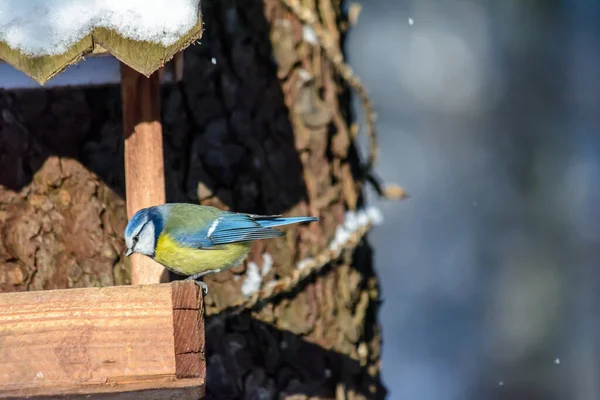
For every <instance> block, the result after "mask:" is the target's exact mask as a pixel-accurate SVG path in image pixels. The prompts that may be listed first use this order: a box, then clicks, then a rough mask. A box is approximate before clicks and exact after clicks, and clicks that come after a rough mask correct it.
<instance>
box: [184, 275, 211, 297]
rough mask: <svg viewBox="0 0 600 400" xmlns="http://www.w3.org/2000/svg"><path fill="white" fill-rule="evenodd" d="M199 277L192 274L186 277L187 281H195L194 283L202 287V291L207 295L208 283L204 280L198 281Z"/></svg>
mask: <svg viewBox="0 0 600 400" xmlns="http://www.w3.org/2000/svg"><path fill="white" fill-rule="evenodd" d="M196 279H197V277H196V276H194V275H192V276H188V277H187V278H185V280H186V281H192V280H193V281H194V283H195V284H196V285H198V286H200V287H201V288H202V293H203V294H204V296H206V295H207V294H208V285H207V284H206V283H204V282H202V281H198V280H196Z"/></svg>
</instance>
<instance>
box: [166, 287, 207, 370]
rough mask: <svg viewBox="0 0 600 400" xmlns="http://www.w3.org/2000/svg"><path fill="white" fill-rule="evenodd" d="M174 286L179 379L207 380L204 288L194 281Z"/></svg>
mask: <svg viewBox="0 0 600 400" xmlns="http://www.w3.org/2000/svg"><path fill="white" fill-rule="evenodd" d="M171 285H172V288H173V291H172V293H173V330H174V335H175V363H176V376H177V378H198V377H204V376H205V375H206V359H205V356H204V344H205V341H204V312H203V307H202V295H201V293H200V288H199V287H198V285H196V284H195V283H194V282H190V281H175V282H173V283H171Z"/></svg>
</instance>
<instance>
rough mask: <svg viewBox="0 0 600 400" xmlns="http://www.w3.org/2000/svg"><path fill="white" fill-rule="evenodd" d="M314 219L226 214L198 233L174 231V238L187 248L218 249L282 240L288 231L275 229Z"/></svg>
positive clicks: (313, 219) (172, 235) (172, 234)
mask: <svg viewBox="0 0 600 400" xmlns="http://www.w3.org/2000/svg"><path fill="white" fill-rule="evenodd" d="M316 220H317V219H316V218H312V217H291V218H283V217H280V216H256V215H250V214H241V213H222V214H221V215H220V216H219V217H218V218H217V219H216V220H215V222H214V223H211V225H210V226H208V227H206V225H204V226H203V227H202V228H201V229H200V230H198V231H195V232H172V233H170V236H171V237H173V239H174V240H176V241H178V242H179V243H181V244H182V245H183V246H187V247H195V248H202V249H217V248H220V246H222V245H225V244H231V243H239V242H248V241H252V240H260V239H272V238H276V237H281V236H283V235H284V232H282V231H279V230H276V229H272V228H273V227H277V226H283V225H289V224H295V223H299V222H311V221H316Z"/></svg>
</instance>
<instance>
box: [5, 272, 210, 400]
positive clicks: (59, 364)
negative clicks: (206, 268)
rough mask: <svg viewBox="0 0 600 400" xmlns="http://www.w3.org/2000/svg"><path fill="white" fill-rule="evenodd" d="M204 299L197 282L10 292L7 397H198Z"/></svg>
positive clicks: (201, 376) (201, 374) (202, 371)
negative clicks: (202, 300) (202, 302)
mask: <svg viewBox="0 0 600 400" xmlns="http://www.w3.org/2000/svg"><path fill="white" fill-rule="evenodd" d="M194 296H197V297H196V298H195V299H194ZM200 299H201V296H200V293H199V291H198V288H197V286H196V285H195V284H194V282H184V283H173V284H162V285H139V286H118V287H108V288H89V289H71V290H49V291H38V292H22V293H7V294H2V295H0V398H22V397H25V396H33V397H40V398H53V397H52V396H55V397H56V396H61V395H82V396H88V395H94V396H92V397H91V398H119V399H121V398H127V399H129V398H131V399H133V398H144V399H148V398H150V399H151V398H163V396H166V397H168V398H174V399H188V398H189V399H192V398H194V399H197V398H199V396H200V395H201V394H202V393H203V390H204V389H203V388H204V379H205V362H204V326H203V323H202V304H201V300H200ZM182 313H183V315H182ZM192 314H194V315H192ZM192 336H193V337H192ZM176 349H178V350H177V351H176ZM180 371H181V373H180ZM181 378H190V379H181ZM109 394H110V395H109Z"/></svg>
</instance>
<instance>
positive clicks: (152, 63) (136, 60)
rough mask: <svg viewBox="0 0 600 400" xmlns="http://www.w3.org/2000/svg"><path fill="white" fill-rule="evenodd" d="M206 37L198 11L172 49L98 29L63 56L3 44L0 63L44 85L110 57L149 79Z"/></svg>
mask: <svg viewBox="0 0 600 400" xmlns="http://www.w3.org/2000/svg"><path fill="white" fill-rule="evenodd" d="M202 33H203V22H202V13H201V11H200V10H198V20H197V22H196V24H195V25H194V26H193V27H192V28H191V29H190V30H189V31H188V32H187V33H185V34H183V35H182V36H181V37H180V38H179V40H178V41H177V42H175V43H174V44H172V45H170V46H164V45H162V44H160V43H154V42H148V41H139V40H133V39H129V38H126V37H124V36H123V35H121V34H120V33H118V32H116V31H113V30H111V29H107V28H103V27H96V28H94V29H93V30H92V32H91V33H90V34H88V35H87V36H85V37H83V38H81V39H80V40H79V41H78V42H77V43H75V44H73V45H72V46H71V47H70V48H69V49H67V50H66V51H65V52H64V53H61V54H57V55H48V56H30V55H27V54H23V53H21V51H19V50H17V49H13V48H11V47H10V46H8V44H6V43H5V42H4V41H1V40H0V59H1V60H3V61H4V62H6V63H8V64H10V65H12V66H13V67H14V68H16V69H18V70H19V71H21V72H23V73H25V74H26V75H27V76H29V77H30V78H32V79H33V80H35V81H36V82H38V83H39V84H40V85H44V84H45V83H46V82H48V81H49V80H50V79H52V78H54V77H55V76H57V75H59V74H60V73H62V72H63V71H64V70H65V69H66V68H67V67H69V66H70V65H73V64H76V63H78V62H79V61H81V60H82V59H83V58H84V57H86V56H98V55H102V54H106V53H110V54H111V55H113V56H114V57H116V58H117V59H118V60H119V61H121V62H122V63H124V64H127V65H128V66H130V67H131V68H132V69H134V70H136V71H137V72H139V73H140V74H143V75H145V76H146V77H149V76H150V75H152V74H153V73H154V72H156V71H157V70H158V69H159V68H161V67H163V66H164V65H165V64H166V63H167V62H168V61H170V60H171V59H172V58H173V57H174V56H175V54H177V53H179V52H181V51H183V50H184V49H185V48H187V47H188V46H189V45H191V44H192V43H194V42H196V41H198V40H200V38H201V37H202Z"/></svg>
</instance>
